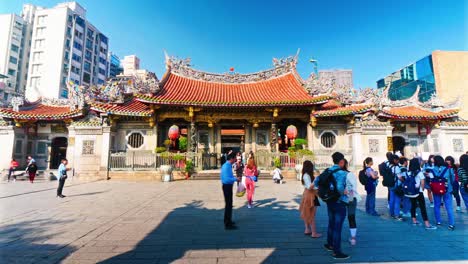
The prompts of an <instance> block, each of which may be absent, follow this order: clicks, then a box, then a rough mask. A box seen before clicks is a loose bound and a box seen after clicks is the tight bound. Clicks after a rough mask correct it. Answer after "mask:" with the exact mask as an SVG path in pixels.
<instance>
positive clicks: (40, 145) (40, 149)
mask: <svg viewBox="0 0 468 264" xmlns="http://www.w3.org/2000/svg"><path fill="white" fill-rule="evenodd" d="M36 150H37V151H36V154H38V155H45V154H47V142H45V141H39V142H37V149H36Z"/></svg>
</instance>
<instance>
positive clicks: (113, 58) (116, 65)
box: [107, 52, 123, 78]
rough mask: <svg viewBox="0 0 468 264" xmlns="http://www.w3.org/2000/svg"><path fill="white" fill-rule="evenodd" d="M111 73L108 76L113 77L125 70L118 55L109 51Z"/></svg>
mask: <svg viewBox="0 0 468 264" xmlns="http://www.w3.org/2000/svg"><path fill="white" fill-rule="evenodd" d="M108 61H109V68H108V70H109V73H108V75H107V77H108V78H113V77H115V76H117V75H119V74H121V73H122V72H123V68H122V65H121V63H120V59H119V57H118V56H117V55H115V54H113V53H112V52H109V60H108Z"/></svg>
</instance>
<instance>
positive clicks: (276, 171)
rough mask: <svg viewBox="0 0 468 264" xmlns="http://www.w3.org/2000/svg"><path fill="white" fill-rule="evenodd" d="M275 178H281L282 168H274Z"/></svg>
mask: <svg viewBox="0 0 468 264" xmlns="http://www.w3.org/2000/svg"><path fill="white" fill-rule="evenodd" d="M309 178H310V176H309ZM273 180H281V170H280V169H279V168H276V169H274V170H273Z"/></svg>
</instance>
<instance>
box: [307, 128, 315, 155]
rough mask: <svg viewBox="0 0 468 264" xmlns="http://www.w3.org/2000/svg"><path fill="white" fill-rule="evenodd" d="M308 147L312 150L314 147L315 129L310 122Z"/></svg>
mask: <svg viewBox="0 0 468 264" xmlns="http://www.w3.org/2000/svg"><path fill="white" fill-rule="evenodd" d="M307 148H308V149H309V150H311V151H313V149H314V130H313V128H312V126H311V125H310V123H309V124H307Z"/></svg>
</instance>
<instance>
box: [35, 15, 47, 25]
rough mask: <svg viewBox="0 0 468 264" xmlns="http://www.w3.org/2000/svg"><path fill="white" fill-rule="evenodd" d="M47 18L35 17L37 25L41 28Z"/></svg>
mask: <svg viewBox="0 0 468 264" xmlns="http://www.w3.org/2000/svg"><path fill="white" fill-rule="evenodd" d="M46 19H47V16H38V17H37V25H38V26H41V25H44V24H45V23H46Z"/></svg>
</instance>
